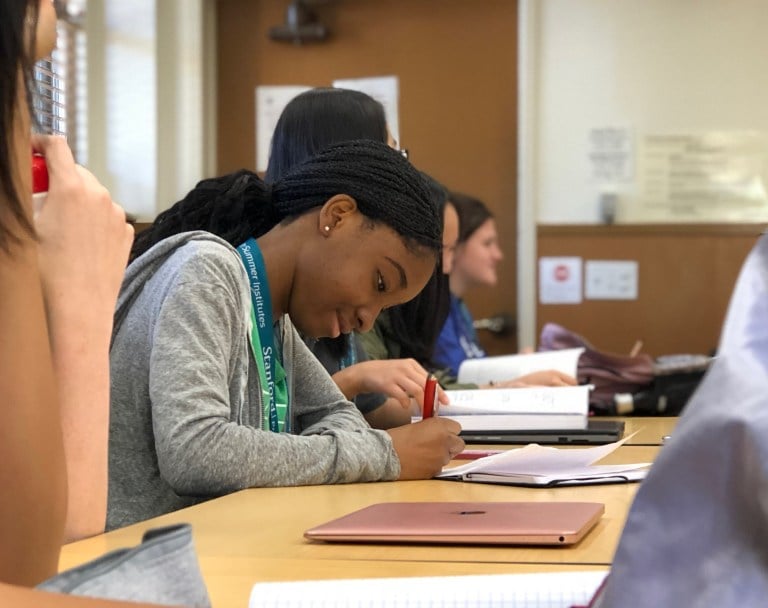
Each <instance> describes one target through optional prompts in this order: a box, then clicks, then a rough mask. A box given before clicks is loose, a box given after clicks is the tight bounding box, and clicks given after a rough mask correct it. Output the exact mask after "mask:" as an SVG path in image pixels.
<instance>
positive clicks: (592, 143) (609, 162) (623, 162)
mask: <svg viewBox="0 0 768 608" xmlns="http://www.w3.org/2000/svg"><path fill="white" fill-rule="evenodd" d="M588 146H589V148H588V150H587V157H588V159H589V163H590V165H591V173H592V179H594V180H595V181H597V182H599V183H603V184H605V183H608V184H613V183H615V182H624V181H628V180H631V179H632V175H633V173H634V160H635V156H634V154H635V150H634V146H633V139H632V129H628V128H626V127H593V128H591V129H590V130H589V139H588Z"/></svg>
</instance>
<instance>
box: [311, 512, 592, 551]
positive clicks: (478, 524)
mask: <svg viewBox="0 0 768 608" xmlns="http://www.w3.org/2000/svg"><path fill="white" fill-rule="evenodd" d="M604 511H605V507H604V505H603V504H602V503H594V502H386V503H377V504H374V505H371V506H369V507H365V508H364V509H360V510H359V511H354V512H353V513H350V514H348V515H345V516H343V517H340V518H338V519H334V520H332V521H329V522H327V523H324V524H322V525H319V526H316V527H314V528H311V529H309V530H307V531H306V532H305V533H304V536H305V537H307V538H309V539H311V540H323V541H337V542H392V543H447V544H493V545H529V544H532V545H570V544H573V543H575V542H578V541H579V540H581V538H582V537H583V536H584V535H585V534H586V533H587V532H589V530H590V529H592V527H593V526H594V525H595V524H596V523H597V522H598V521H599V519H600V517H601V516H602V515H603V512H604Z"/></svg>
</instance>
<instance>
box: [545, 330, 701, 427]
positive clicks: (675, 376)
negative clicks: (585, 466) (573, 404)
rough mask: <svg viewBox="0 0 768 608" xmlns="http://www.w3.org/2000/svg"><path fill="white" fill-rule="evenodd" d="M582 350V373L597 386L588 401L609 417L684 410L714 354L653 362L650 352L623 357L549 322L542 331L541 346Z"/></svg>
mask: <svg viewBox="0 0 768 608" xmlns="http://www.w3.org/2000/svg"><path fill="white" fill-rule="evenodd" d="M563 348H583V349H584V352H583V353H582V354H581V356H580V357H579V362H578V366H577V377H578V381H579V383H580V384H592V385H593V386H594V387H595V388H594V390H593V391H592V392H591V394H590V398H589V405H590V409H591V411H592V412H593V413H596V414H606V415H617V414H619V415H624V414H640V415H643V414H645V415H671V416H676V415H677V414H679V413H680V411H681V410H682V408H683V406H684V405H685V403H686V402H687V401H688V398H689V397H690V396H691V394H692V393H693V391H694V390H695V389H696V387H697V386H698V384H699V382H700V381H701V378H702V377H703V375H704V372H705V371H706V369H707V367H708V365H709V363H710V361H711V357H707V356H704V355H668V356H665V357H659V358H658V359H656V360H654V359H653V358H652V357H651V356H650V355H648V354H646V353H638V354H636V355H619V354H616V353H609V352H604V351H600V350H598V349H596V348H595V347H594V346H592V344H590V343H589V342H588V341H587V340H586V339H584V338H583V337H582V336H580V335H579V334H577V333H574V332H572V331H570V330H569V329H566V328H565V327H562V326H561V325H557V324H556V323H547V324H546V325H545V326H544V327H543V328H542V330H541V337H540V340H539V350H544V351H546V350H560V349H563Z"/></svg>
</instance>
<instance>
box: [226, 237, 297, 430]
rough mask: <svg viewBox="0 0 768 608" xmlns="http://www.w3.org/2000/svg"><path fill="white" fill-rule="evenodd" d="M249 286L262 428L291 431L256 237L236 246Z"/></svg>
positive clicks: (284, 383)
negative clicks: (259, 386)
mask: <svg viewBox="0 0 768 608" xmlns="http://www.w3.org/2000/svg"><path fill="white" fill-rule="evenodd" d="M237 252H238V253H239V254H240V259H241V260H242V262H243V265H244V266H245V270H246V272H247V273H248V279H249V281H250V286H251V334H250V344H251V351H252V352H253V358H254V359H255V360H256V367H257V368H258V370H259V380H260V384H261V402H262V417H261V419H262V428H264V430H270V431H273V432H275V433H277V432H284V431H290V428H289V426H290V425H289V419H288V386H287V383H286V381H285V370H284V369H283V366H282V365H281V364H280V360H279V358H278V356H277V355H278V353H277V350H276V349H275V346H274V329H273V327H272V299H271V297H270V295H269V283H267V271H266V267H265V266H264V258H263V257H262V255H261V250H260V249H259V246H258V244H257V243H256V239H253V238H250V239H248V240H247V241H246V242H245V243H243V244H242V245H240V246H239V247H238V248H237Z"/></svg>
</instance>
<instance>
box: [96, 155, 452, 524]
mask: <svg viewBox="0 0 768 608" xmlns="http://www.w3.org/2000/svg"><path fill="white" fill-rule="evenodd" d="M187 227H194V228H197V229H199V228H205V229H207V230H208V231H209V232H208V233H196V234H195V233H193V234H189V233H183V232H182V231H183V230H184V229H185V228H187ZM210 233H213V234H210ZM167 235H175V236H172V237H170V238H167V239H165V240H163V239H164V237H165V236H167ZM214 235H219V237H220V238H219V237H216V236H214ZM235 247H237V249H235ZM439 249H440V218H439V215H438V212H437V209H436V207H435V206H434V204H433V203H432V201H431V199H430V197H429V195H428V192H427V190H426V188H425V185H424V182H423V180H422V179H421V177H420V175H419V173H418V172H417V171H416V170H415V169H414V168H413V167H412V166H411V165H410V164H409V163H408V161H407V160H406V159H404V158H403V157H402V156H401V155H400V154H399V153H398V152H397V151H395V150H392V149H391V148H389V147H388V146H387V145H386V144H381V143H377V142H370V141H357V142H350V143H346V144H340V145H338V146H334V147H331V148H329V149H327V150H325V151H323V152H321V153H320V154H318V155H317V156H315V157H312V158H311V159H309V160H308V161H306V162H305V163H302V164H301V165H299V166H297V167H296V168H295V169H294V170H293V171H291V172H289V173H288V174H286V175H285V176H284V177H283V178H282V179H280V180H279V181H277V182H275V183H274V184H272V185H270V186H267V185H265V184H264V183H263V182H262V181H261V180H260V179H259V178H258V177H257V176H256V175H255V174H253V173H250V172H247V171H241V172H238V173H236V174H232V175H229V176H225V177H222V178H215V179H212V180H206V181H204V182H201V183H200V184H199V185H198V187H197V188H196V189H195V190H193V192H192V193H190V195H189V196H188V197H187V198H186V199H184V200H182V201H180V202H179V203H177V204H176V205H174V207H172V208H171V209H170V210H168V211H167V212H165V213H163V214H161V216H159V217H158V218H157V220H156V222H155V223H154V224H153V226H152V227H151V228H150V229H149V230H148V231H146V232H144V233H142V234H141V235H140V238H139V239H137V251H138V252H141V251H144V253H143V254H142V255H140V256H139V257H137V258H135V259H134V261H133V262H132V263H131V265H130V266H129V268H128V271H127V276H126V281H125V282H124V284H123V288H122V291H121V295H120V298H119V301H118V310H117V315H116V321H115V323H116V325H115V332H114V337H113V343H112V349H111V364H112V378H113V380H112V419H111V428H110V492H109V512H108V527H116V526H120V525H125V524H128V523H131V522H134V521H137V520H139V519H144V518H147V517H152V516H154V515H159V514H161V513H164V512H167V511H171V510H174V509H177V508H180V507H183V506H187V505H190V504H194V503H195V502H198V501H200V500H202V499H204V498H208V497H212V496H217V495H222V494H225V493H228V492H232V491H235V490H238V489H242V488H247V487H254V486H277V485H300V484H316V483H343V482H352V481H373V480H386V479H398V478H399V479H415V478H426V477H431V476H432V475H434V474H435V473H436V472H437V471H439V470H440V468H441V467H442V466H443V465H444V464H445V463H446V462H448V460H449V459H450V458H451V456H452V455H454V454H456V453H458V452H459V451H461V449H462V448H463V441H462V440H461V439H459V437H458V431H459V430H460V429H459V427H458V425H457V424H455V423H452V422H451V421H448V420H440V419H430V420H426V421H424V422H421V423H419V424H415V425H408V426H404V427H399V428H395V429H391V430H390V431H387V432H385V431H378V430H373V429H371V428H370V427H369V426H368V425H367V424H366V422H365V420H364V419H363V418H362V416H361V415H360V413H359V412H358V411H357V409H356V408H355V407H354V406H353V404H351V403H350V402H349V401H347V400H346V399H345V397H344V395H343V394H342V393H341V391H340V390H339V389H338V387H337V386H336V384H334V382H333V381H332V380H331V378H330V376H328V374H327V372H326V371H325V370H324V369H323V368H322V366H321V365H320V364H319V363H318V361H317V359H315V357H314V356H312V354H311V353H310V352H309V350H308V349H307V348H306V346H305V345H304V343H303V342H302V341H301V339H300V338H299V336H298V334H297V332H296V329H298V330H299V331H301V332H302V333H303V334H305V335H309V336H313V337H324V336H327V337H338V336H339V335H341V334H346V333H349V332H351V331H353V330H362V331H365V330H367V329H369V328H370V327H371V326H372V324H373V322H374V320H375V318H376V316H377V315H378V314H379V312H380V311H381V310H382V308H385V307H388V306H393V305H396V304H399V303H402V302H404V301H407V300H409V299H411V298H412V297H413V296H414V295H416V293H418V292H419V291H420V290H421V288H422V287H423V286H424V284H425V283H426V281H427V279H428V278H429V276H430V275H431V274H432V271H433V269H434V266H435V261H436V257H437V255H438V252H439ZM249 287H250V288H249ZM294 325H295V328H296V329H294Z"/></svg>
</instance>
